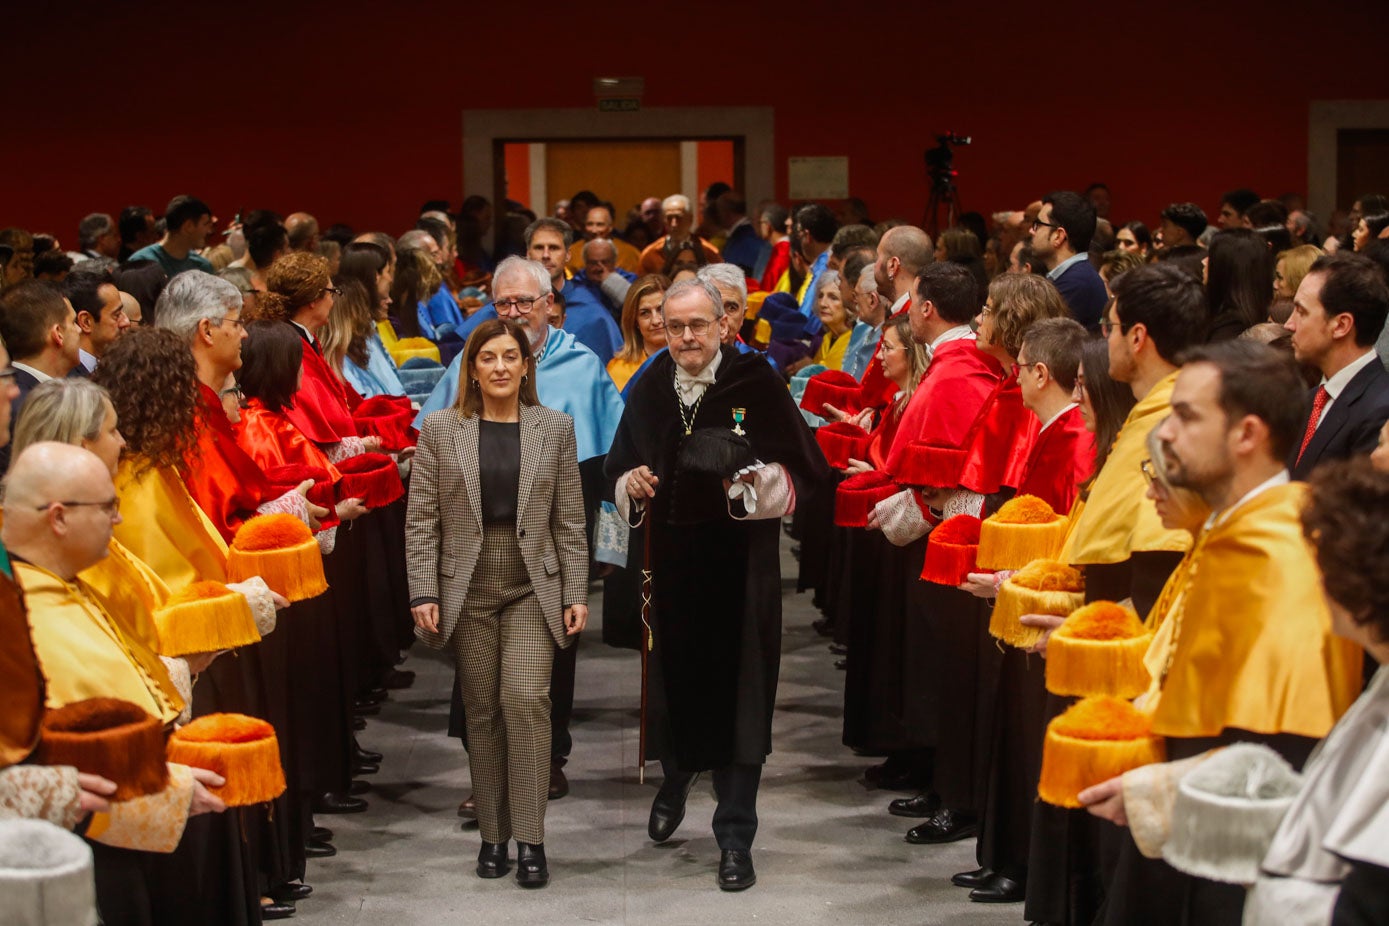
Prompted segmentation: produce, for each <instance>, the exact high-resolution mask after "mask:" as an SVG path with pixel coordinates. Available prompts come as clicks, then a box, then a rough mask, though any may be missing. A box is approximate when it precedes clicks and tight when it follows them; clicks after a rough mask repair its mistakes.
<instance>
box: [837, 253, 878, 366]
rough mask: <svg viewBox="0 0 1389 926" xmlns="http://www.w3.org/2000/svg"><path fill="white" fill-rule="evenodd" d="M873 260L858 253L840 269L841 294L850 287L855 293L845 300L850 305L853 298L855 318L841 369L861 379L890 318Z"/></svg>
mask: <svg viewBox="0 0 1389 926" xmlns="http://www.w3.org/2000/svg"><path fill="white" fill-rule="evenodd" d="M874 262H875V259H874V258H870V257H869V256H868V255H867V254H858V255H855V256H851V257H850V258H849V259H848V260H846V261H845V262H844V269H843V270H842V271H840V285H839V291H840V293H841V294H842V293H843V292H844V291H845V289H846V288H847V289H849V291H850V292H851V293H852V295H853V299H852V300H849V299H845V300H844V302H845V304H846V305H847V304H848V303H849V302H850V301H852V303H853V306H854V315H855V317H856V321H855V322H854V330H853V333H852V334H851V335H850V336H849V346H848V348H847V349H846V350H845V352H844V365H843V367H842V369H843V370H844V371H845V372H846V373H849V374H850V375H851V376H853V377H854V379H857V380H860V381H861V380H862V379H863V376H864V374H865V373H866V372H868V365H869V364H870V363H871V362H872V361H873V358H874V357H875V356H876V355H877V353H878V344H879V342H880V340H881V338H882V334H883V322H885V321H887V309H888V305H887V301H886V300H885V299H882V298H881V297H879V295H878V280H877V276H876V274H875V273H874Z"/></svg>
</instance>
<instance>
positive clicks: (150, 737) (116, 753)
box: [34, 698, 169, 801]
mask: <svg viewBox="0 0 1389 926" xmlns="http://www.w3.org/2000/svg"><path fill="white" fill-rule="evenodd" d="M34 762H35V763H36V764H38V765H71V766H73V767H75V768H76V769H77V770H78V771H79V772H90V773H91V774H93V775H100V776H102V777H103V778H108V779H110V780H111V781H114V782H115V783H116V793H115V794H114V795H113V796H112V797H111V800H113V801H128V800H130V799H131V798H135V797H144V796H146V795H149V794H158V793H159V792H160V791H163V790H164V788H165V787H167V786H168V784H169V767H168V766H167V765H166V764H165V761H164V726H163V724H161V723H160V722H159V720H158V719H157V718H154V717H151V716H150V715H149V714H147V713H146V712H145V711H144V709H143V708H141V707H140V706H139V705H137V704H131V703H130V702H129V701H122V700H120V699H118V698H88V699H87V700H85V701H74V702H73V703H71V704H67V705H64V706H63V707H58V708H53V709H52V710H50V711H48V713H47V714H45V715H44V718H43V729H42V733H41V734H40V737H39V745H38V748H37V749H35V750H34Z"/></svg>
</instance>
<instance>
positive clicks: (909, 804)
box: [887, 791, 940, 817]
mask: <svg viewBox="0 0 1389 926" xmlns="http://www.w3.org/2000/svg"><path fill="white" fill-rule="evenodd" d="M937 810H940V795H939V794H936V793H934V792H927V791H923V792H922V793H920V794H918V795H917V796H916V797H899V798H897V800H895V801H890V802H889V803H888V805H887V812H888V813H890V814H892V815H893V816H894V817H929V816H930V815H931V814H933V813H935V812H936V811H937Z"/></svg>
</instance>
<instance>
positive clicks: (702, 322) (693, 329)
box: [666, 318, 714, 338]
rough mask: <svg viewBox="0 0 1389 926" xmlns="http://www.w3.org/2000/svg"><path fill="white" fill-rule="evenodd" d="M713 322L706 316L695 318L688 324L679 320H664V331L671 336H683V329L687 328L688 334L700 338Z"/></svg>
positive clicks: (707, 331) (706, 332)
mask: <svg viewBox="0 0 1389 926" xmlns="http://www.w3.org/2000/svg"><path fill="white" fill-rule="evenodd" d="M713 324H714V322H712V321H710V320H709V319H707V318H696V319H695V320H694V321H692V322H690V323H689V324H688V325H685V324H681V323H680V322H666V331H667V332H668V333H669V334H670V335H671V336H672V337H677V338H683V337H684V336H685V331H686V330H687V329H688V330H689V332H690V334H692V335H694V336H695V337H697V338H702V337H704V336H705V335H706V334H708V333H709V329H710V328H711V327H712V326H713Z"/></svg>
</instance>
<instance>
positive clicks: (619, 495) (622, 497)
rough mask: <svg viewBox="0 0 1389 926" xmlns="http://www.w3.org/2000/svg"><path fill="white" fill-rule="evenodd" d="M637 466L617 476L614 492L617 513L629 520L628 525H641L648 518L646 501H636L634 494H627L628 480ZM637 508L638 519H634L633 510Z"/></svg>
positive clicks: (623, 518)
mask: <svg viewBox="0 0 1389 926" xmlns="http://www.w3.org/2000/svg"><path fill="white" fill-rule="evenodd" d="M636 471H637V468H635V467H634V468H632V469H629V470H627V472H625V473H623V474H622V475H621V476H618V477H617V487H616V491H614V493H613V503H614V504H615V505H616V506H617V513H618V514H619V515H621V516H622V520H624V521H626V522H627V526H628V527H641V523H642V522H643V521H645V520H646V502H645V501H640V502H636V501H633V500H632V496H630V495H628V494H627V480H628V479H631V478H632V474H633V473H635V472H636ZM634 508H635V509H636V515H637V518H636V520H635V521H634V520H632V510H633V509H634Z"/></svg>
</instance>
